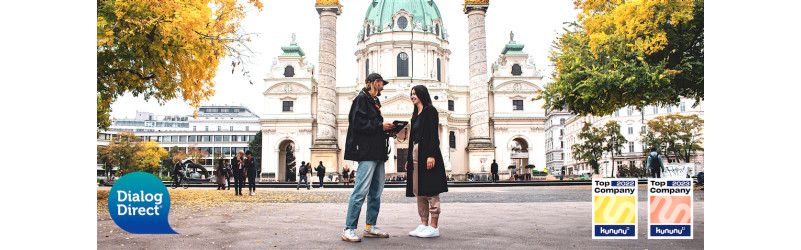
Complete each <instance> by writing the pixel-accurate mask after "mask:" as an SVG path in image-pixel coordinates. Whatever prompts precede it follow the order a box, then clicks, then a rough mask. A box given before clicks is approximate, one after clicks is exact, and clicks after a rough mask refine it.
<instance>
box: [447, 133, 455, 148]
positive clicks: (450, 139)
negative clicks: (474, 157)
mask: <svg viewBox="0 0 801 250" xmlns="http://www.w3.org/2000/svg"><path fill="white" fill-rule="evenodd" d="M448 141H449V142H450V147H451V148H456V132H453V131H451V133H450V136H448Z"/></svg>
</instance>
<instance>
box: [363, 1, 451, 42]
mask: <svg viewBox="0 0 801 250" xmlns="http://www.w3.org/2000/svg"><path fill="white" fill-rule="evenodd" d="M401 10H404V11H405V12H406V13H408V15H410V16H411V20H405V19H404V20H399V19H398V18H400V17H398V16H397V14H398V13H399V11H401ZM364 21H365V23H367V24H371V25H369V27H370V28H369V29H370V31H363V32H364V33H365V34H367V35H368V36H369V35H372V34H373V33H379V32H391V31H393V28H392V27H394V26H396V25H397V26H398V28H401V29H406V27H414V30H418V29H421V30H423V31H424V32H427V33H435V34H437V35H439V34H441V33H442V17H441V16H440V14H439V8H437V4H435V3H434V1H433V0H373V2H372V3H371V4H370V6H369V7H368V8H367V14H366V15H365V17H364ZM415 23H419V24H420V26H421V27H419V28H418V27H415V26H414V25H415ZM367 28H368V25H365V29H367ZM387 28H389V29H387ZM395 30H397V29H395Z"/></svg>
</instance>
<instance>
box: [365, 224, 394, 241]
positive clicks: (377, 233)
mask: <svg viewBox="0 0 801 250" xmlns="http://www.w3.org/2000/svg"><path fill="white" fill-rule="evenodd" d="M364 237H367V238H389V234H388V233H385V232H384V231H381V229H378V227H376V226H372V227H370V230H367V229H365V230H364Z"/></svg>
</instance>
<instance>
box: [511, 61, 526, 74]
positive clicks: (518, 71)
mask: <svg viewBox="0 0 801 250" xmlns="http://www.w3.org/2000/svg"><path fill="white" fill-rule="evenodd" d="M522 74H523V70H522V69H521V68H520V64H516V63H515V65H512V75H513V76H519V75H522Z"/></svg>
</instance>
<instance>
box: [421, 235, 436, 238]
mask: <svg viewBox="0 0 801 250" xmlns="http://www.w3.org/2000/svg"><path fill="white" fill-rule="evenodd" d="M417 237H418V238H436V237H439V235H432V236H419V235H418V236H417Z"/></svg>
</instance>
